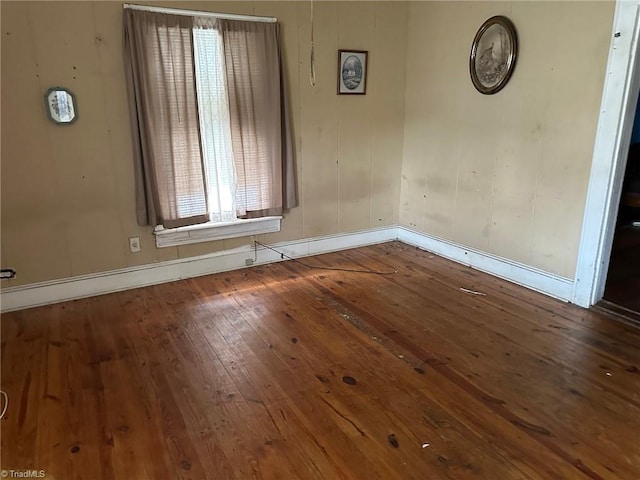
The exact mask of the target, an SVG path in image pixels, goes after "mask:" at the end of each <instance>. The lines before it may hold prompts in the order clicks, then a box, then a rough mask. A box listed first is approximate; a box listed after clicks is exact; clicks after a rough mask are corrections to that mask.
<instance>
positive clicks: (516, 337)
mask: <svg viewBox="0 0 640 480" xmlns="http://www.w3.org/2000/svg"><path fill="white" fill-rule="evenodd" d="M305 262H307V263H310V264H311V263H313V264H316V265H324V266H334V267H345V268H360V269H362V268H367V269H375V270H378V271H383V272H392V271H395V270H397V273H393V274H388V275H375V274H363V273H350V272H344V271H331V270H310V269H307V268H305V267H303V266H302V265H300V264H297V263H294V262H283V263H279V264H275V265H271V266H265V267H255V268H250V269H246V270H240V271H235V272H228V273H224V274H218V275H211V276H207V277H201V278H197V279H190V280H185V281H181V282H175V283H171V284H164V285H159V286H154V287H149V288H144V289H137V290H130V291H126V292H122V293H117V294H112V295H105V296H101V297H96V298H91V299H86V300H78V301H74V302H68V303H64V304H58V305H52V306H48V307H43V308H37V309H31V310H24V311H20V312H14V313H10V314H5V315H3V316H2V388H3V389H4V390H5V391H6V392H7V393H8V395H9V408H8V412H7V414H6V416H5V418H4V419H3V420H2V422H1V426H2V440H1V448H2V458H1V466H2V468H4V469H6V470H9V469H13V470H27V469H29V470H31V469H33V470H40V469H42V470H44V471H45V473H46V477H44V478H47V479H57V480H62V479H90V480H92V479H153V480H156V479H195V480H200V479H216V480H218V479H249V478H263V479H296V478H300V479H366V480H369V479H385V480H388V479H420V480H424V479H449V478H450V479H489V480H506V479H541V480H549V479H629V480H631V479H638V478H640V436H639V435H640V381H639V379H640V370H639V367H640V330H638V329H635V328H634V327H632V326H629V325H626V324H624V323H620V322H616V321H614V320H612V318H611V317H608V316H607V315H606V314H603V313H598V312H593V311H588V310H583V309H581V308H578V307H575V306H572V305H568V304H564V303H561V302H558V301H555V300H553V299H550V298H548V297H545V296H543V295H540V294H537V293H533V292H531V291H528V290H526V289H524V288H521V287H518V286H515V285H513V284H510V283H507V282H504V281H501V280H499V279H496V278H493V277H490V276H488V275H485V274H482V273H479V272H477V271H474V270H470V269H467V268H465V267H462V266H460V265H457V264H454V263H452V262H449V261H446V260H444V259H441V258H438V257H436V256H434V255H431V254H429V253H428V252H424V251H420V250H417V249H415V248H413V247H409V246H407V245H404V244H401V243H397V242H392V243H387V244H382V245H377V246H371V247H366V248H360V249H355V250H349V251H346V252H342V253H335V254H329V255H323V256H319V257H314V258H310V259H305ZM462 289H466V290H462ZM473 292H477V293H481V294H475V293H473Z"/></svg>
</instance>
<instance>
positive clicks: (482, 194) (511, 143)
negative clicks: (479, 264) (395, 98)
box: [400, 1, 614, 278]
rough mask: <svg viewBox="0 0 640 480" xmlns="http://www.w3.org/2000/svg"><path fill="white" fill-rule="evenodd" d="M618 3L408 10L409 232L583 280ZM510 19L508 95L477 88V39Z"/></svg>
mask: <svg viewBox="0 0 640 480" xmlns="http://www.w3.org/2000/svg"><path fill="white" fill-rule="evenodd" d="M613 10H614V3H613V2H566V3H563V2H522V1H514V2H493V3H492V2H411V3H410V5H409V28H408V32H409V33H408V35H409V39H408V51H407V74H406V75H407V87H406V110H405V123H404V127H405V142H404V160H403V166H402V185H401V202H400V222H401V224H403V225H405V226H408V227H410V228H413V229H415V230H418V231H421V232H425V233H429V234H431V235H435V236H438V237H441V238H444V239H448V240H451V241H453V242H456V243H459V244H462V245H465V246H468V247H472V248H476V249H479V250H481V251H484V252H490V253H492V254H495V255H498V256H501V257H505V258H507V259H511V260H514V261H518V262H521V263H524V264H527V265H530V266H533V267H537V268H540V269H542V270H545V271H549V272H552V273H555V274H558V275H562V276H565V277H569V278H572V277H573V276H574V273H575V267H576V257H577V250H578V245H579V241H580V229H581V226H582V217H583V214H584V205H585V196H586V188H587V182H588V177H589V170H590V166H591V160H592V151H593V145H594V139H595V130H596V123H597V120H598V115H599V105H600V99H601V95H602V88H603V82H604V72H605V65H606V60H607V53H608V49H609V45H610V34H611V25H612V17H613ZM500 14H502V15H507V16H508V17H510V18H511V19H512V21H513V22H514V24H515V25H516V28H517V31H518V37H519V42H520V52H519V58H518V61H517V65H516V69H515V73H514V75H513V77H512V79H511V81H510V83H509V84H508V85H507V86H506V88H505V89H504V90H502V91H501V92H499V93H498V94H496V95H489V96H485V95H481V94H479V93H478V92H476V91H475V89H474V88H473V86H472V84H471V81H470V80H469V73H468V63H467V61H466V59H467V58H468V54H469V49H470V43H471V40H472V39H473V36H474V34H475V32H476V30H477V29H478V27H479V26H480V25H481V24H482V22H483V21H484V20H486V19H487V18H489V17H491V16H493V15H500Z"/></svg>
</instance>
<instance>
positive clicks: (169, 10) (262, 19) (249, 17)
mask: <svg viewBox="0 0 640 480" xmlns="http://www.w3.org/2000/svg"><path fill="white" fill-rule="evenodd" d="M122 7H123V8H130V9H132V10H143V11H145V12H157V13H169V14H173V15H186V16H189V17H209V18H223V19H225V20H245V21H250V22H263V23H276V22H277V21H278V19H277V18H275V17H254V16H252V15H236V14H233V13H213V12H199V11H196V10H180V9H176V8H163V7H150V6H147V5H134V4H131V3H125V4H124V5H123V6H122Z"/></svg>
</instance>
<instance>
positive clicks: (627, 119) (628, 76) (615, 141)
mask: <svg viewBox="0 0 640 480" xmlns="http://www.w3.org/2000/svg"><path fill="white" fill-rule="evenodd" d="M639 15H640V0H617V1H616V7H615V14H614V20H613V31H612V35H611V46H610V49H609V59H608V61H607V70H606V77H605V82H604V91H603V94H602V104H601V108H600V117H599V120H598V127H597V131H596V139H595V144H594V149H593V162H592V166H591V174H590V177H589V184H588V189H587V200H586V205H585V213H584V218H583V222H582V233H581V236H580V246H579V250H578V259H577V266H576V274H575V279H574V283H573V298H572V299H571V301H572V302H573V303H575V304H577V305H581V306H583V307H590V306H591V305H593V304H595V303H597V302H598V301H600V300H602V297H603V295H604V288H605V284H606V280H607V272H608V269H609V259H610V257H611V247H612V245H613V235H614V233H615V225H616V217H617V215H618V208H619V203H620V195H621V192H622V182H623V180H624V170H625V166H626V163H627V155H628V152H629V143H630V141H631V133H632V129H633V119H634V115H635V111H636V105H637V102H638V91H639V90H640V51H639V49H638V40H639V38H640V18H639Z"/></svg>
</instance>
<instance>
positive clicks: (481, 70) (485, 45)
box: [469, 15, 518, 95]
mask: <svg viewBox="0 0 640 480" xmlns="http://www.w3.org/2000/svg"><path fill="white" fill-rule="evenodd" d="M517 54H518V38H517V35H516V29H515V27H514V25H513V23H511V20H509V19H508V18H507V17H503V16H500V15H498V16H495V17H491V18H490V19H488V20H487V21H486V22H484V23H483V24H482V26H481V27H480V29H479V30H478V33H476V36H475V37H474V39H473V43H472V44H471V55H470V57H469V72H470V73H471V81H472V82H473V86H474V87H476V89H477V90H478V91H479V92H480V93H482V94H484V95H492V94H494V93H496V92H499V91H500V90H502V89H503V88H504V86H505V85H506V84H507V82H508V81H509V78H511V74H512V73H513V68H514V67H515V65H516V56H517Z"/></svg>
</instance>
